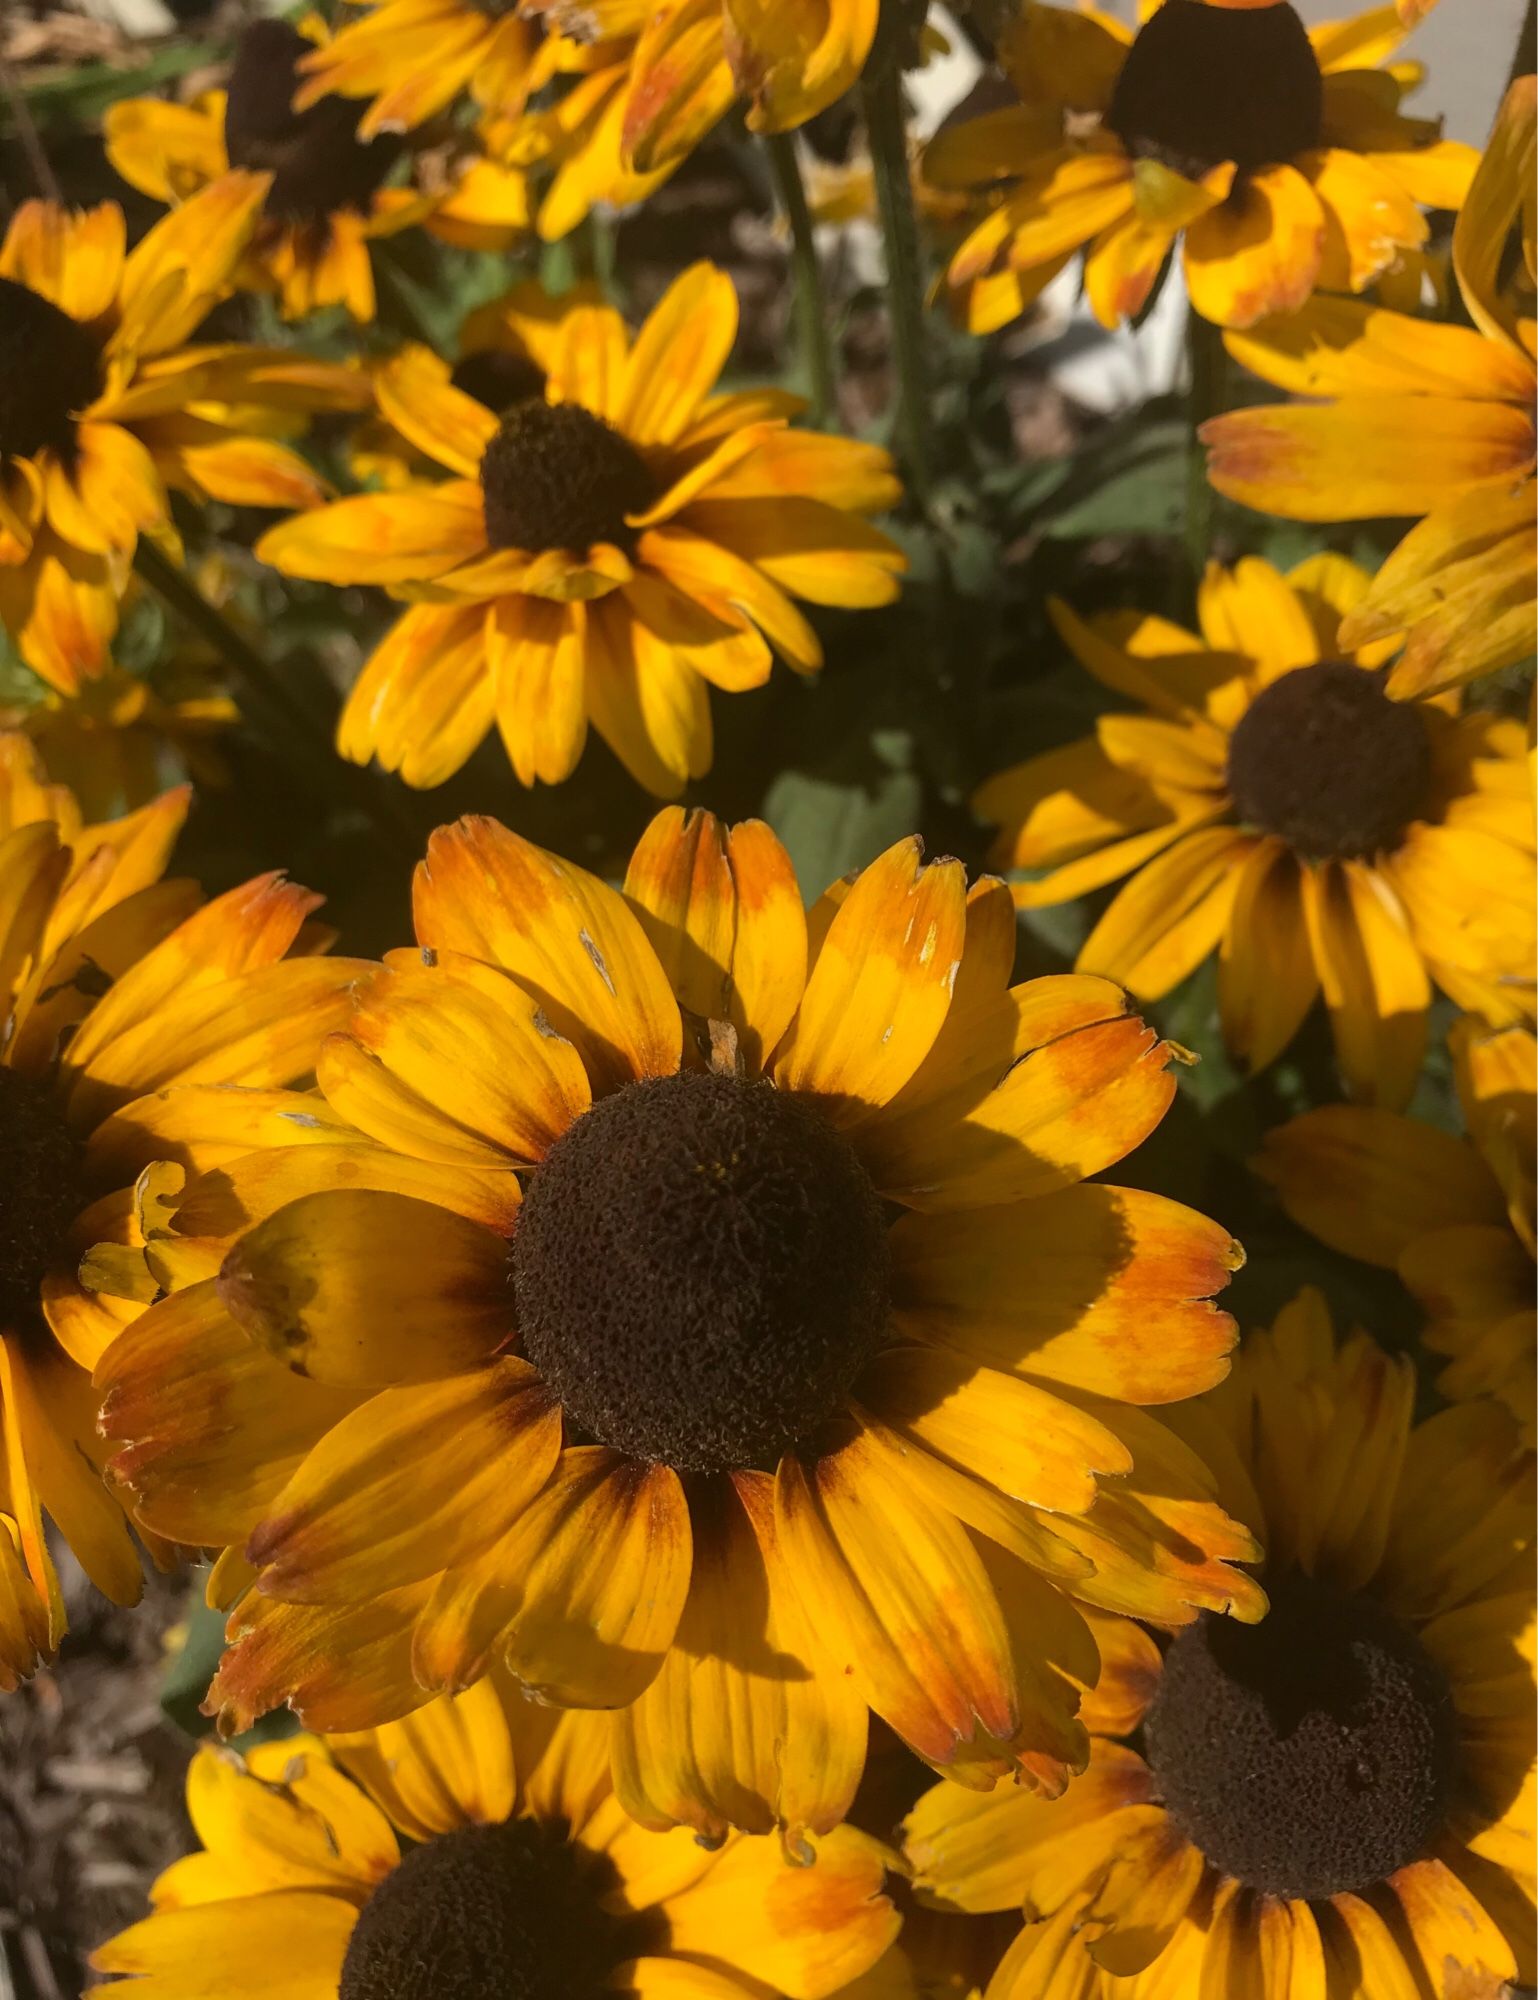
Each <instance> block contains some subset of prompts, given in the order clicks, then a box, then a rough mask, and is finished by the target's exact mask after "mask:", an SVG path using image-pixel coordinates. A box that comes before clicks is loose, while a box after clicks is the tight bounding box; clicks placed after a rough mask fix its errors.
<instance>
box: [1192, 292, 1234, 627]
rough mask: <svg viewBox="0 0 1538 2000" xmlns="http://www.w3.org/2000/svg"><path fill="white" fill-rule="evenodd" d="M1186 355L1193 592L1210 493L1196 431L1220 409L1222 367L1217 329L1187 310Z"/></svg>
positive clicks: (1208, 530) (1206, 552)
mask: <svg viewBox="0 0 1538 2000" xmlns="http://www.w3.org/2000/svg"><path fill="white" fill-rule="evenodd" d="M1186 354H1187V358H1188V361H1189V365H1190V371H1191V386H1190V392H1189V397H1188V402H1187V414H1188V422H1189V425H1190V433H1189V441H1188V449H1187V457H1186V522H1185V530H1186V532H1185V552H1186V567H1187V568H1188V570H1189V571H1190V575H1191V581H1192V584H1193V587H1194V585H1195V584H1197V583H1200V581H1201V577H1202V572H1203V571H1204V570H1205V569H1206V567H1207V558H1208V557H1209V556H1210V555H1211V553H1212V510H1213V492H1212V487H1211V486H1210V485H1209V484H1208V480H1207V453H1206V449H1205V447H1204V446H1203V444H1202V440H1201V428H1202V425H1203V424H1204V423H1206V421H1207V419H1208V418H1209V417H1214V416H1216V415H1217V414H1218V412H1219V411H1220V410H1221V409H1222V407H1223V391H1224V382H1225V377H1226V374H1227V362H1228V352H1227V349H1226V348H1225V347H1224V345H1223V330H1222V328H1221V327H1217V326H1214V325H1213V324H1212V322H1211V320H1208V319H1203V318H1202V316H1201V314H1200V313H1199V312H1198V311H1197V310H1196V308H1195V306H1192V307H1191V308H1190V309H1189V316H1188V318H1187V321H1186Z"/></svg>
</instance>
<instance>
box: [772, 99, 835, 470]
mask: <svg viewBox="0 0 1538 2000" xmlns="http://www.w3.org/2000/svg"><path fill="white" fill-rule="evenodd" d="M764 145H765V150H766V151H767V153H768V155H769V171H770V173H771V174H772V175H773V177H774V191H775V196H776V199H777V200H778V201H779V204H780V207H781V209H782V210H783V211H784V215H785V220H786V223H787V224H788V226H789V229H790V275H791V288H792V306H793V308H794V311H795V315H796V340H797V345H798V347H799V349H800V355H801V365H802V367H803V369H804V370H805V371H806V380H807V387H808V393H809V396H810V399H811V416H812V422H813V423H814V424H815V425H816V427H817V429H818V430H825V429H826V428H827V426H828V422H829V420H830V418H831V419H833V420H835V421H836V419H837V416H838V401H837V391H836V389H835V385H834V371H833V347H832V343H831V341H830V340H829V338H828V309H827V302H826V300H825V299H824V297H823V290H822V265H821V263H820V262H819V260H818V256H817V240H816V236H815V234H814V232H813V226H812V211H811V209H810V207H809V206H808V204H807V199H806V188H805V186H804V185H803V183H802V179H801V164H800V161H799V160H798V158H797V156H796V142H795V140H794V139H793V138H792V137H791V135H790V134H789V133H788V132H771V133H770V134H769V135H768V137H767V138H766V139H765V141H764Z"/></svg>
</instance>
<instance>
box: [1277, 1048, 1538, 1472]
mask: <svg viewBox="0 0 1538 2000" xmlns="http://www.w3.org/2000/svg"><path fill="white" fill-rule="evenodd" d="M1452 1046H1453V1059H1454V1065H1455V1075H1456V1077H1457V1081H1458V1096H1459V1099H1460V1101H1461V1103H1462V1106H1463V1123H1464V1129H1465V1131H1466V1133H1467V1138H1465V1139H1458V1138H1455V1137H1454V1136H1453V1135H1452V1134H1451V1133H1449V1132H1444V1131H1441V1130H1440V1129H1439V1128H1437V1127H1435V1126H1432V1125H1425V1124H1422V1123H1420V1122H1419V1121H1418V1120H1415V1119H1410V1118H1399V1117H1395V1116H1394V1115H1393V1114H1392V1113H1390V1112H1385V1111H1374V1110H1371V1109H1369V1108H1367V1107H1365V1106H1358V1105H1345V1104H1328V1105H1323V1106H1321V1107H1320V1108H1319V1109H1318V1110H1316V1111H1307V1112H1305V1113H1304V1114H1303V1115H1302V1116H1301V1117H1299V1118H1294V1119H1292V1120H1291V1121H1290V1122H1289V1123H1287V1124H1286V1125H1282V1126H1278V1127H1277V1128H1276V1129H1275V1130H1274V1131H1272V1132H1269V1133H1268V1134H1267V1135H1266V1140H1265V1144H1264V1145H1263V1147H1262V1149H1261V1152H1260V1155H1259V1157H1258V1159H1257V1160H1256V1162H1255V1170H1256V1172H1257V1173H1258V1174H1260V1175H1261V1177H1262V1178H1263V1179H1264V1180H1267V1181H1269V1182H1270V1183H1271V1185H1272V1186H1273V1187H1274V1188H1275V1189H1276V1191H1277V1193H1278V1194H1279V1195H1280V1197H1281V1200H1282V1204H1283V1206H1284V1207H1285V1208H1286V1210H1287V1213H1288V1214H1289V1215H1290V1216H1292V1218H1293V1220H1294V1221H1296V1222H1299V1223H1301V1224H1302V1226H1303V1227H1304V1228H1305V1229H1307V1230H1309V1231H1311V1232H1312V1233H1313V1234H1314V1235H1315V1236H1317V1237H1319V1238H1320V1239H1321V1241H1323V1242H1325V1243H1328V1244H1330V1245H1332V1246H1333V1247H1334V1248H1335V1249H1337V1250H1342V1251H1344V1252H1345V1253H1346V1255H1347V1256H1349V1257H1361V1258H1363V1259H1365V1260H1366V1262H1368V1263H1370V1264H1377V1265H1380V1266H1382V1267H1383V1268H1384V1269H1386V1270H1390V1271H1397V1272H1398V1273H1399V1275H1400V1277H1401V1278H1402V1279H1403V1280H1404V1282H1405V1284H1406V1286H1407V1287H1408V1288H1409V1290H1410V1291H1411V1292H1413V1293H1414V1295H1415V1297H1416V1298H1417V1299H1418V1300H1419V1301H1420V1303H1421V1305H1422V1306H1423V1307H1424V1308H1425V1311H1426V1315H1427V1324H1426V1330H1425V1341H1426V1345H1427V1346H1428V1347H1429V1348H1431V1350H1432V1351H1433V1353H1436V1354H1445V1355H1448V1356H1449V1357H1450V1359H1449V1361H1448V1365H1447V1367H1446V1368H1444V1369H1443V1371H1442V1373H1441V1375H1440V1376H1439V1377H1438V1379H1437V1386H1438V1388H1440V1389H1441V1391H1442V1393H1443V1395H1445V1396H1449V1397H1452V1398H1454V1399H1458V1400H1461V1399H1464V1398H1467V1397H1469V1396H1498V1397H1499V1398H1500V1399H1501V1401H1502V1402H1503V1403H1505V1404H1506V1406H1507V1408H1508V1409H1510V1410H1511V1411H1512V1412H1513V1413H1514V1415H1515V1416H1516V1417H1517V1419H1518V1420H1519V1422H1520V1423H1521V1424H1522V1425H1523V1426H1524V1434H1525V1435H1526V1437H1527V1439H1528V1441H1529V1442H1530V1443H1531V1441H1532V1434H1533V1424H1534V1416H1533V1402H1534V1334H1535V1314H1534V1310H1533V1288H1534V1271H1533V1251H1534V1238H1535V1227H1534V1196H1533V1180H1534V1174H1533V1131H1534V1119H1535V1114H1538V1076H1535V1052H1534V1042H1533V1037H1532V1035H1531V1034H1530V1033H1529V1032H1528V1031H1527V1030H1526V1029H1524V1028H1500V1029H1490V1028H1487V1027H1486V1026H1485V1025H1484V1023H1483V1022H1480V1021H1476V1020H1473V1019H1470V1018H1468V1017H1465V1018H1464V1019H1463V1020H1461V1021H1459V1022H1458V1023H1457V1025H1456V1026H1455V1027H1454V1029H1453V1032H1452Z"/></svg>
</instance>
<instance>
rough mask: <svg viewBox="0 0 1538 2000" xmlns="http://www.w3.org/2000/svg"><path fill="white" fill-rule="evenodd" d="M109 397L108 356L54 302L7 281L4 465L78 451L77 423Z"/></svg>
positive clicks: (1, 360)
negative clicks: (104, 376)
mask: <svg viewBox="0 0 1538 2000" xmlns="http://www.w3.org/2000/svg"><path fill="white" fill-rule="evenodd" d="M100 393H101V353H100V350H99V349H98V347H97V344H96V342H95V341H94V340H93V339H92V338H91V336H90V334H89V333H88V332H87V331H86V329H85V328H84V327H83V326H82V325H81V324H80V322H79V320H76V319H71V318H70V316H69V314H68V313H67V312H63V311H61V310H60V308H59V307H58V306H56V305H55V304H54V303H53V301H52V299H45V298H44V297H43V295H42V293H41V292H34V291H33V290H32V289H31V288H30V287H29V286H27V285H18V284H17V283H16V281H15V279H14V278H0V460H4V459H8V458H30V457H31V456H32V454H33V453H34V452H38V451H41V450H42V449H43V448H44V447H45V446H48V447H51V448H52V449H53V450H54V451H56V452H58V453H59V454H60V456H61V457H67V456H68V455H69V454H70V452H71V451H72V450H73V448H74V442H75V418H76V417H77V416H78V415H79V414H80V412H81V411H82V410H83V409H85V408H86V407H87V405H88V404H91V403H94V402H95V400H96V398H97V397H98V396H99V395H100Z"/></svg>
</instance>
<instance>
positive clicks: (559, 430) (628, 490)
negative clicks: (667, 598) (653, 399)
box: [481, 396, 656, 552]
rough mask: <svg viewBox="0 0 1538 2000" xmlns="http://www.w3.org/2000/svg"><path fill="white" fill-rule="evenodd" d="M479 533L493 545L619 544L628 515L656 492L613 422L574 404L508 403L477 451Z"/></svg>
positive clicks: (629, 537)
mask: <svg viewBox="0 0 1538 2000" xmlns="http://www.w3.org/2000/svg"><path fill="white" fill-rule="evenodd" d="M481 491H482V493H483V494H484V496H485V500H486V535H487V538H488V540H489V541H490V543H491V545H492V547H493V548H497V549H528V550H530V551H531V552H537V551H539V550H542V549H575V550H579V551H580V550H584V549H590V548H591V547H592V546H593V544H594V543H595V542H612V543H614V544H615V545H616V546H617V547H620V548H625V547H627V546H628V545H629V543H630V542H631V541H633V540H634V536H633V534H632V532H631V530H630V529H629V528H628V527H627V526H626V525H625V516H626V515H627V514H638V513H640V512H641V511H642V510H643V509H644V508H646V507H647V506H649V505H650V504H651V502H652V501H653V500H654V499H655V498H656V481H655V480H654V479H653V478H652V475H651V473H650V471H649V470H648V468H647V465H646V462H645V461H644V459H643V458H642V457H641V455H640V453H639V452H638V451H637V450H636V448H635V446H634V445H633V444H631V442H630V440H629V439H628V438H625V437H622V436H621V435H620V433H619V432H618V431H617V430H615V429H614V427H613V425H612V424H606V423H605V422H604V420H603V418H602V417H596V416H594V414H593V412H592V411H591V410H584V409H583V408H582V407H581V405H580V404H578V403H547V402H546V401H545V400H544V399H543V397H537V396H531V397H529V398H528V399H527V400H526V401H524V402H521V403H515V404H514V405H513V407H512V408H511V409H510V410H508V411H507V412H506V413H505V414H504V416H503V418H502V423H501V426H500V428H499V429H498V431H497V434H496V436H495V437H494V438H493V439H492V440H491V443H490V444H488V445H487V447H486V450H485V452H484V454H483V456H482V458H481Z"/></svg>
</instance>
